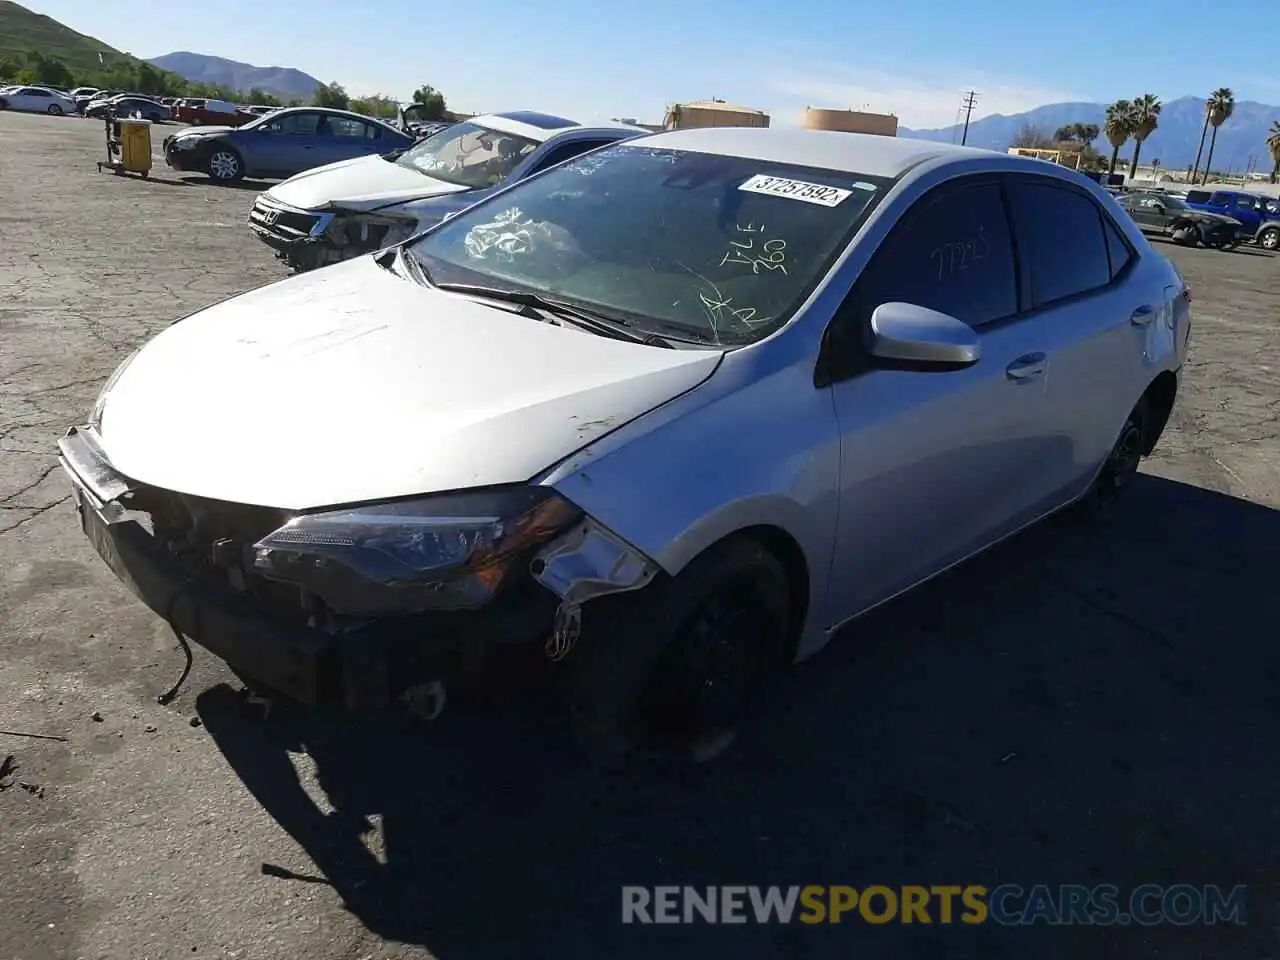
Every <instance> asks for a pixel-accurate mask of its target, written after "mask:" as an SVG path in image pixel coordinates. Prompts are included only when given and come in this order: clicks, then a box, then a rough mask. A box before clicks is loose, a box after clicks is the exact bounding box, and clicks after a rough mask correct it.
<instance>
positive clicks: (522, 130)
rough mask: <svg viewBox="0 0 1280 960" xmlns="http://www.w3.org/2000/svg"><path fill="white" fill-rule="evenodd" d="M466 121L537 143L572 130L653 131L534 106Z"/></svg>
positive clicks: (605, 131)
mask: <svg viewBox="0 0 1280 960" xmlns="http://www.w3.org/2000/svg"><path fill="white" fill-rule="evenodd" d="M465 122H467V123H474V124H478V125H479V126H482V127H488V128H489V129H490V130H497V131H499V132H501V133H511V134H515V135H516V136H518V137H524V138H525V139H526V140H532V141H533V142H534V143H545V142H546V141H548V140H550V139H552V138H553V137H558V136H559V135H560V134H562V133H566V132H568V131H570V130H584V131H585V130H590V131H592V132H596V131H598V132H600V133H601V134H604V133H608V132H613V131H617V132H619V133H620V134H623V133H648V132H649V131H648V130H645V129H644V128H643V127H634V126H632V125H631V124H628V123H592V124H585V123H583V122H581V121H580V120H570V119H568V118H567V117H560V116H556V115H555V114H551V113H538V112H536V111H533V110H510V111H508V112H506V113H486V114H483V115H481V116H478V117H472V118H471V119H470V120H467V121H465Z"/></svg>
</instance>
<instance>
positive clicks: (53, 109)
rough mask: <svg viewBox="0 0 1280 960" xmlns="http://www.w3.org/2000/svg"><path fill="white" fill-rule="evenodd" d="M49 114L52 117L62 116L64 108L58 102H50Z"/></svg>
mask: <svg viewBox="0 0 1280 960" xmlns="http://www.w3.org/2000/svg"><path fill="white" fill-rule="evenodd" d="M49 116H51V117H60V116H62V108H61V107H60V106H58V105H57V104H56V103H51V104H49Z"/></svg>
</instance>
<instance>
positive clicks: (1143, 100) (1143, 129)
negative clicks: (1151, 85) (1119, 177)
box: [1129, 93, 1161, 180]
mask: <svg viewBox="0 0 1280 960" xmlns="http://www.w3.org/2000/svg"><path fill="white" fill-rule="evenodd" d="M1160 106H1161V104H1160V98H1159V97H1157V96H1156V95H1155V94H1153V93H1144V94H1143V95H1142V96H1140V97H1139V98H1138V99H1137V100H1135V101H1133V159H1132V160H1131V161H1129V179H1130V180H1132V179H1133V178H1134V177H1135V176H1137V175H1138V155H1139V154H1140V153H1142V143H1143V141H1144V140H1146V139H1147V137H1149V136H1151V134H1152V133H1154V132H1155V129H1156V127H1158V126H1159V125H1160Z"/></svg>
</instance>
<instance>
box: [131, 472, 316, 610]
mask: <svg viewBox="0 0 1280 960" xmlns="http://www.w3.org/2000/svg"><path fill="white" fill-rule="evenodd" d="M129 500H130V502H129V508H130V510H134V511H138V512H139V513H143V514H146V515H147V517H148V519H149V521H150V523H149V524H148V526H149V527H150V529H149V530H148V532H149V533H150V534H151V536H152V538H153V540H154V543H155V546H156V548H157V549H158V550H160V551H163V552H164V553H166V554H167V555H169V556H170V557H172V558H173V559H174V560H176V561H177V562H178V564H179V565H180V567H181V569H182V571H183V573H184V575H185V576H186V577H188V578H189V579H191V580H193V581H196V582H199V583H204V584H207V585H210V586H213V587H217V588H221V589H224V590H226V589H230V591H231V592H233V593H236V594H239V595H241V596H244V597H245V598H246V599H250V600H252V601H253V605H254V607H255V608H258V609H261V610H262V611H263V612H265V613H267V614H269V615H273V616H275V617H277V618H279V619H281V620H283V621H286V622H288V623H292V624H298V625H305V626H312V627H318V628H321V629H326V630H330V629H333V624H332V623H330V622H329V621H330V618H329V615H328V612H327V611H326V610H325V609H324V607H323V605H322V604H321V603H320V602H319V601H318V600H317V599H316V598H314V597H308V596H307V595H305V594H304V593H303V591H302V590H300V589H299V588H298V587H295V586H293V585H290V584H285V583H277V582H275V581H271V580H267V579H265V578H264V577H261V576H259V575H258V574H256V573H255V572H254V570H253V545H254V544H255V543H256V542H258V541H259V540H261V539H262V538H263V537H265V536H266V535H267V534H269V533H271V531H273V530H275V529H277V528H278V527H280V526H281V525H283V524H284V523H285V522H286V521H287V520H288V519H289V514H288V513H286V512H285V511H283V510H275V509H271V508H267V507H250V506H244V505H242V504H235V503H225V502H223V501H219V500H207V499H204V498H201V497H192V496H187V495H186V494H180V493H174V492H172V491H168V490H160V489H157V488H155V487H143V488H141V489H139V490H137V491H135V492H134V493H133V495H132V496H131V497H130V498H129Z"/></svg>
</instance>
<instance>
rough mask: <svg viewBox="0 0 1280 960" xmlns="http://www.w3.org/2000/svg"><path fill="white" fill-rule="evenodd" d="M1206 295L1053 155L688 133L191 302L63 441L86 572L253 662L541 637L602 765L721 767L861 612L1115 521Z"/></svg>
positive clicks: (349, 677) (436, 683)
mask: <svg viewBox="0 0 1280 960" xmlns="http://www.w3.org/2000/svg"><path fill="white" fill-rule="evenodd" d="M1189 300H1190V297H1189V294H1188V291H1187V287H1186V285H1185V284H1184V282H1183V280H1182V278H1181V276H1180V275H1179V273H1178V271H1177V270H1176V269H1175V268H1174V266H1173V265H1172V264H1171V263H1170V262H1169V261H1168V260H1167V259H1165V258H1164V257H1163V256H1161V255H1160V254H1158V253H1157V252H1155V251H1154V250H1153V249H1152V248H1151V247H1150V246H1149V245H1148V243H1147V241H1146V240H1145V239H1144V238H1143V236H1142V234H1141V232H1140V231H1139V230H1138V229H1137V228H1136V227H1135V226H1134V224H1133V223H1132V221H1131V220H1130V219H1129V218H1128V217H1126V216H1124V215H1123V214H1122V213H1121V211H1120V210H1119V208H1118V207H1117V206H1116V204H1115V201H1114V200H1113V199H1111V198H1110V197H1109V196H1107V194H1106V193H1105V192H1104V191H1102V190H1101V189H1100V188H1099V187H1098V186H1097V185H1096V184H1092V183H1090V182H1088V181H1087V180H1085V179H1084V178H1082V177H1079V176H1077V175H1076V174H1074V173H1072V172H1071V171H1069V170H1067V169H1066V168H1064V167H1060V166H1055V165H1051V164H1045V163H1039V162H1036V161H1032V160H1026V159H1022V158H1018V157H1013V156H1008V155H1003V154H996V153H991V152H987V151H980V150H973V149H965V148H960V147H952V146H947V145H942V144H936V143H925V142H921V141H914V140H908V139H899V138H892V137H875V136H859V135H852V134H844V133H830V132H816V131H806V130H776V129H774V130H771V129H764V130H758V129H757V130H752V129H703V130H685V131H675V132H668V133H662V134H658V135H654V136H648V137H643V138H639V139H636V140H631V141H627V142H623V143H619V144H615V145H613V146H609V147H605V148H603V149H601V150H598V151H595V152H593V153H590V154H586V155H584V156H581V157H578V158H576V159H573V160H570V161H568V162H567V163H565V164H562V165H559V166H556V167H553V168H551V169H549V170H547V171H545V172H543V173H541V174H539V175H537V176H534V177H531V178H529V179H528V180H525V181H523V182H520V183H517V184H515V185H513V186H511V187H509V188H508V189H506V190H503V191H501V192H498V193H496V194H494V195H492V196H490V197H489V198H488V199H486V200H484V201H482V202H480V203H479V204H477V205H475V206H473V207H470V208H468V209H466V210H464V211H462V212H461V213H459V214H457V215H456V216H454V217H452V218H451V219H449V220H446V221H444V222H443V223H441V224H440V225H439V226H437V227H435V228H433V229H432V230H430V231H429V232H427V233H425V234H423V235H422V236H420V237H417V238H415V239H413V240H412V241H409V242H406V243H402V244H400V245H398V246H396V247H393V248H390V249H388V250H385V251H383V252H381V253H379V254H377V255H371V256H365V257H360V258H357V259H355V260H351V261H348V262H346V263H342V264H338V265H335V266H332V267H328V268H326V269H324V270H320V271H316V272H313V273H307V274H304V275H301V276H298V277H293V278H291V279H289V280H285V281H283V282H280V283H276V284H273V285H270V286H268V287H264V288H261V289H259V290H257V291H254V292H251V293H248V294H245V295H243V296H240V297H237V298H233V299H231V300H227V301H224V302H222V303H219V304H217V305H215V306H213V307H210V308H209V309H207V310H204V311H202V312H200V313H197V314H194V315H193V316H190V317H187V318H186V319H184V320H181V321H180V322H178V323H176V324H174V325H172V326H170V327H169V328H167V329H165V330H164V331H162V332H161V333H159V334H158V335H157V336H156V337H155V338H154V339H153V340H152V341H151V342H150V343H148V344H147V345H145V346H144V347H143V348H142V349H141V350H140V351H139V352H138V353H136V354H135V355H134V356H133V357H132V358H130V359H129V360H127V361H126V362H125V364H123V365H122V366H121V368H120V369H119V370H117V371H116V373H115V374H114V375H113V376H112V378H111V379H110V380H109V382H108V384H107V386H106V387H105V388H104V390H103V393H102V396H101V397H100V399H99V401H98V403H97V405H96V407H95V409H94V411H93V414H92V415H91V417H90V420H89V422H88V423H86V424H85V425H84V426H81V427H76V428H74V429H72V430H71V431H70V432H69V434H68V435H67V437H66V438H65V439H63V440H62V441H61V450H62V457H63V463H64V465H65V467H66V469H67V470H68V472H69V474H70V476H71V479H72V480H73V482H74V485H75V489H76V492H77V499H78V503H79V505H80V514H81V519H82V523H83V525H84V529H85V531H86V533H87V535H88V536H89V538H90V540H91V541H92V542H93V544H94V546H95V547H96V548H97V550H98V551H99V552H100V553H101V555H102V556H103V557H104V558H105V559H106V560H107V562H108V563H109V564H110V565H111V567H112V568H113V569H114V570H115V571H116V572H117V573H118V574H119V575H120V576H121V578H122V579H123V580H124V581H125V582H126V583H127V584H129V586H130V587H131V588H132V589H133V590H134V591H135V592H136V593H138V595H139V596H140V597H141V598H142V599H143V600H144V601H145V602H146V603H147V604H148V605H149V606H151V607H152V609H154V610H155V611H157V612H158V613H159V614H160V615H162V616H164V617H166V618H168V619H169V620H170V622H171V623H172V624H173V625H174V628H175V629H177V630H181V631H182V632H183V633H186V634H188V635H190V636H192V637H193V638H194V639H195V640H197V641H198V642H200V643H201V644H203V645H204V646H206V647H208V648H209V649H210V650H212V651H214V652H215V653H217V654H218V655H220V656H222V657H224V658H225V659H226V660H227V661H228V662H229V663H230V664H231V665H232V667H233V668H235V669H236V670H237V671H238V672H239V673H240V674H241V675H242V676H245V677H247V678H249V680H250V682H251V683H255V684H258V685H261V686H263V687H266V688H268V689H274V690H277V691H283V692H284V693H286V694H288V695H290V696H292V697H296V698H298V699H301V700H304V701H307V702H331V701H337V702H340V703H345V704H348V705H353V706H354V705H376V706H382V705H386V704H387V703H389V702H392V701H393V700H396V699H400V698H404V699H409V700H410V701H411V702H418V700H417V699H416V698H417V697H418V696H419V694H420V693H422V691H424V690H431V691H436V692H438V691H440V690H441V689H443V688H442V687H441V686H440V685H441V684H442V683H444V682H445V679H446V678H448V677H450V676H452V673H451V671H452V670H454V669H458V668H457V666H456V665H457V663H459V662H461V663H471V664H474V663H475V662H477V661H478V660H479V659H481V655H482V654H483V653H484V652H485V651H489V652H494V651H496V650H499V649H500V648H501V647H502V646H503V645H505V644H511V643H522V642H524V643H533V644H539V645H541V646H542V649H543V650H544V651H545V654H546V656H548V657H549V658H550V659H551V660H553V661H556V664H557V669H563V670H565V671H567V672H568V675H569V676H568V680H569V687H570V689H571V697H572V716H573V718H574V725H575V730H576V733H577V736H578V738H579V741H580V742H581V743H582V744H583V746H584V747H585V748H587V750H588V751H589V752H590V753H591V754H592V755H593V756H597V757H602V758H609V759H617V758H623V757H632V756H635V755H637V754H643V753H648V752H651V751H653V752H658V753H661V754H669V753H672V752H674V753H676V754H678V755H681V756H694V757H705V756H708V755H712V754H714V753H716V752H718V749H719V748H720V747H722V746H723V745H724V744H725V743H727V742H728V741H729V740H730V739H732V731H733V730H734V729H735V727H736V724H737V723H738V721H739V720H740V719H741V718H742V717H743V716H744V714H745V713H746V712H747V711H748V710H750V708H751V705H752V704H753V703H754V702H755V701H754V697H755V696H756V694H758V693H759V692H760V690H761V689H762V688H763V687H765V686H766V685H767V684H769V683H770V682H771V681H773V680H774V679H775V678H776V677H778V676H779V675H780V674H781V672H782V671H783V668H784V667H785V666H786V665H787V664H789V663H791V662H792V661H795V660H798V659H801V658H804V657H807V656H809V655H811V654H813V653H815V652H816V651H818V650H819V649H820V648H821V647H822V646H823V645H824V644H826V643H827V641H828V640H829V639H830V638H831V637H832V636H833V635H834V634H835V632H836V631H837V630H838V628H839V627H840V626H841V625H843V624H845V623H846V622H848V621H849V620H851V619H852V618H854V617H857V616H858V615H860V614H862V613H864V612H866V611H867V610H870V609H871V608H873V607H875V606H877V605H878V604H881V603H884V602H885V601H887V600H889V599H890V598H892V597H895V596H897V595H898V594H901V593H903V592H904V591H906V590H909V589H910V588H912V587H913V586H915V585H917V584H919V583H921V582H923V581H925V580H928V579H929V578H931V577H933V576H935V575H937V574H938V573H940V572H942V571H944V570H946V569H948V568H949V567H951V566H953V565H955V564H957V563H959V562H961V561H963V560H965V559H966V558H968V557H970V556H973V555H974V554H976V553H978V552H980V551H982V550H985V549H986V548H988V547H990V546H992V545H993V544H995V543H997V542H999V541H1000V540H1002V539H1004V538H1006V537H1008V536H1010V535H1012V534H1014V533H1016V532H1017V531H1019V530H1021V529H1022V528H1024V527H1026V526H1027V525H1029V524H1032V523H1034V522H1036V521H1037V520H1039V519H1041V518H1043V517H1046V516H1048V515H1049V514H1052V513H1054V512H1055V511H1058V510H1060V509H1062V508H1064V507H1067V506H1069V505H1073V504H1087V505H1088V507H1089V508H1090V512H1091V513H1092V512H1094V511H1095V510H1100V509H1101V508H1102V507H1104V506H1110V505H1111V504H1113V503H1114V502H1115V501H1116V499H1117V498H1118V497H1119V495H1120V494H1121V493H1122V492H1123V491H1124V490H1125V489H1126V488H1128V487H1129V486H1130V484H1129V481H1130V479H1131V478H1132V477H1133V476H1134V474H1135V472H1136V470H1137V469H1138V465H1139V460H1140V458H1141V457H1142V456H1143V455H1145V454H1149V453H1150V452H1151V451H1152V449H1153V447H1154V445H1155V444H1156V442H1157V440H1158V438H1159V437H1160V435H1161V432H1162V430H1163V429H1164V427H1165V424H1166V422H1167V420H1168V418H1169V415H1170V412H1171V409H1172V406H1173V403H1174V398H1175V395H1176V393H1177V389H1178V382H1179V375H1180V369H1181V366H1182V364H1183V361H1184V358H1185V356H1186V351H1187V344H1188V341H1189V337H1190V305H1189ZM228 383H232V384H242V385H244V386H243V388H242V389H232V390H228V389H226V384H228ZM139 520H143V521H145V524H144V523H142V522H138V521H139ZM432 702H433V703H436V704H439V703H440V702H442V701H440V700H439V699H438V698H433V699H432ZM433 712H434V711H433Z"/></svg>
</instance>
